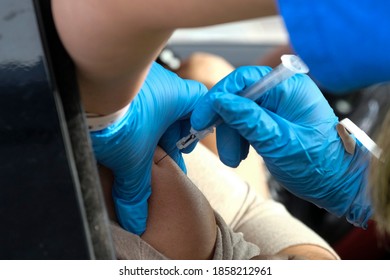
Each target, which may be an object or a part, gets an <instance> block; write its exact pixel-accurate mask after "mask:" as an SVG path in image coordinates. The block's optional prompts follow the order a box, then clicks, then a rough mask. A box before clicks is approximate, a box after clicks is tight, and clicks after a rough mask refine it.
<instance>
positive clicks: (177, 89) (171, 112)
mask: <svg viewBox="0 0 390 280" xmlns="http://www.w3.org/2000/svg"><path fill="white" fill-rule="evenodd" d="M206 92H207V89H206V87H205V86H204V85H202V84H201V83H198V82H195V81H191V80H183V79H181V78H179V77H178V76H177V75H176V74H174V73H172V72H170V71H168V70H166V69H164V68H163V67H162V66H160V65H159V64H157V63H153V65H152V67H151V69H150V72H149V74H148V76H147V78H146V81H145V83H144V84H143V86H142V88H141V90H140V92H139V93H138V95H137V96H136V97H135V98H134V100H133V101H132V102H131V104H130V107H129V109H128V112H127V113H126V115H125V116H124V117H123V118H122V119H120V120H118V121H117V122H116V123H114V124H112V125H110V126H109V127H107V128H105V129H103V130H101V131H97V132H91V139H92V144H93V149H94V153H95V156H96V159H97V161H98V162H99V163H101V164H102V165H104V166H106V167H108V168H110V169H111V170H113V172H114V177H115V181H114V186H113V192H112V194H113V200H114V204H115V208H116V214H117V217H118V220H119V222H120V224H121V225H122V227H124V228H125V229H126V230H128V231H130V232H133V233H135V234H142V233H143V232H144V231H145V228H146V220H147V216H148V204H147V200H148V198H149V196H150V193H151V186H150V182H151V167H152V160H153V154H154V151H155V149H156V146H157V144H158V143H159V140H160V138H161V140H160V143H159V145H160V146H161V147H162V148H163V149H164V150H165V151H166V152H170V156H171V157H172V158H173V159H174V160H175V161H176V162H177V163H178V165H179V166H180V167H181V168H182V169H183V170H184V171H185V165H184V161H183V159H182V157H181V153H180V151H179V150H177V149H175V148H176V142H177V141H178V140H179V139H180V138H182V137H183V136H185V135H186V134H188V132H189V129H190V122H189V113H190V112H191V111H192V110H193V108H194V105H195V104H196V103H197V101H198V100H199V99H200V97H201V96H203V95H204V94H205V93H206ZM193 147H194V145H192V146H191V147H188V149H187V152H188V151H190V150H191V149H192V148H193ZM173 149H174V151H172V150H173Z"/></svg>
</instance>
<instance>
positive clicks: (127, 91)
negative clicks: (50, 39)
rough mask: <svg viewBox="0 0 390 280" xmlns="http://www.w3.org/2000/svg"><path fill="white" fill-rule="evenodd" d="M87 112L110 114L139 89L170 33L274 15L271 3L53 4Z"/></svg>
mask: <svg viewBox="0 0 390 280" xmlns="http://www.w3.org/2000/svg"><path fill="white" fill-rule="evenodd" d="M52 9H53V14H54V20H55V23H56V27H57V30H58V32H59V35H60V37H61V40H62V42H63V44H64V45H65V47H66V49H67V51H68V52H69V54H70V55H71V57H72V58H73V60H74V62H75V64H76V66H77V74H78V79H79V84H80V90H81V96H82V101H83V103H84V107H85V109H86V110H87V111H90V112H93V113H99V114H109V113H112V112H114V111H117V110H119V109H121V108H123V107H125V106H126V105H127V104H128V103H129V102H130V101H131V99H132V98H133V97H134V96H135V94H136V93H137V92H138V90H139V89H140V87H141V85H142V82H143V80H144V78H145V75H146V73H147V71H148V66H149V65H150V63H151V61H152V60H154V59H155V57H156V56H157V54H158V53H159V51H160V49H161V48H162V47H163V45H164V44H165V43H166V41H167V39H168V38H169V37H170V35H171V34H172V32H173V31H174V29H176V28H179V27H191V26H203V25H210V24H217V23H222V22H228V21H234V20H240V19H248V18H253V17H259V16H264V15H270V14H274V13H275V6H274V4H273V0H263V1H259V0H242V1H237V0H214V1H207V2H204V1H199V0H187V1H177V0H164V1H162V0H132V1H127V0H113V1H104V0H83V1H77V0H52Z"/></svg>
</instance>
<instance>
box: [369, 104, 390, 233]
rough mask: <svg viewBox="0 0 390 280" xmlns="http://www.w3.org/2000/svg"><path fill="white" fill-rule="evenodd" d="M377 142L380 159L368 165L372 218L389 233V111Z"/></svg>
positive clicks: (383, 230)
mask: <svg viewBox="0 0 390 280" xmlns="http://www.w3.org/2000/svg"><path fill="white" fill-rule="evenodd" d="M377 143H378V145H379V147H381V148H382V150H383V152H382V157H381V160H376V159H373V160H372V162H371V167H370V185H371V188H370V194H371V199H372V205H373V209H374V216H373V219H374V220H375V221H376V223H377V227H378V230H379V231H380V232H381V233H386V232H387V233H390V111H388V112H387V114H386V117H385V119H384V122H383V124H382V127H381V130H380V133H379V136H378V139H377Z"/></svg>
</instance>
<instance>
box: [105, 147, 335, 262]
mask: <svg viewBox="0 0 390 280" xmlns="http://www.w3.org/2000/svg"><path fill="white" fill-rule="evenodd" d="M163 155H164V151H163V150H162V149H161V148H157V150H156V153H155V156H154V160H155V161H157V160H158V159H160V158H161V157H162V156H163ZM99 173H100V179H101V183H102V187H103V194H104V197H105V202H106V206H107V211H108V214H109V217H110V219H111V220H113V221H116V216H115V210H114V204H113V201H112V198H111V189H112V184H113V176H112V173H111V171H110V170H109V169H107V168H105V167H103V166H100V167H99ZM141 238H142V239H143V240H144V241H146V242H147V243H148V244H150V245H151V246H152V247H154V248H155V249H156V250H157V251H159V252H160V253H162V254H163V255H165V256H166V257H168V258H170V259H211V258H212V256H213V252H214V246H215V241H216V222H215V216H214V211H213V209H212V207H211V205H210V204H209V202H208V200H207V198H206V197H205V196H204V195H203V194H202V193H201V191H200V190H199V189H198V188H197V187H196V186H195V185H194V184H193V183H192V182H191V180H190V179H189V178H188V177H187V176H186V175H185V174H184V173H183V172H182V171H181V169H180V168H179V167H178V166H177V165H176V163H175V162H174V161H173V160H172V159H171V158H170V157H166V158H165V159H164V160H162V161H160V162H159V163H158V164H156V163H153V170H152V195H151V197H150V199H149V216H148V221H147V225H146V231H145V233H144V234H142V235H141ZM253 259H314V260H318V259H322V260H327V259H328V260H334V259H335V257H334V256H333V255H332V254H331V253H330V252H329V251H327V250H326V249H324V248H322V247H319V246H316V245H309V244H299V245H293V246H290V247H287V248H283V249H282V250H281V251H279V252H278V253H277V254H276V255H274V256H262V255H261V256H258V257H255V258H253Z"/></svg>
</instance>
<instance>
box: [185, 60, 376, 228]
mask: <svg viewBox="0 0 390 280" xmlns="http://www.w3.org/2000/svg"><path fill="white" fill-rule="evenodd" d="M269 71H270V68H269V67H254V66H253V67H241V68H238V69H237V70H236V71H234V72H233V73H232V74H230V75H229V76H227V77H226V78H225V79H223V80H222V81H220V82H219V83H218V84H217V85H215V87H213V88H212V89H211V90H210V91H209V93H208V94H207V95H206V96H204V97H203V99H202V100H201V101H200V102H199V103H198V105H197V107H196V108H195V110H194V112H193V114H192V116H191V124H192V127H193V128H194V129H196V130H201V129H204V128H206V127H208V126H210V125H212V124H213V123H214V122H215V120H216V114H215V113H217V114H218V115H219V116H220V117H222V119H223V120H224V124H221V125H220V126H219V127H218V128H217V145H218V152H219V155H220V158H221V160H222V162H224V163H225V164H226V165H229V166H231V167H235V166H237V165H238V164H239V163H240V161H241V160H242V159H244V158H245V157H246V155H247V153H248V144H247V141H248V142H249V143H250V144H251V145H252V146H253V147H254V148H255V149H256V151H257V152H258V153H259V154H260V155H261V156H262V157H263V159H264V161H265V163H266V165H267V167H268V169H269V171H270V172H271V174H272V175H273V176H274V177H275V178H276V179H277V180H278V181H279V182H280V183H281V184H282V185H283V186H284V187H285V188H287V189H288V190H289V191H290V192H292V193H294V194H295V195H297V196H299V197H301V198H303V199H305V200H308V201H311V202H312V203H314V204H316V205H318V206H319V207H322V208H325V209H327V210H328V211H329V212H331V213H334V214H336V215H338V216H342V215H346V216H347V219H348V221H350V222H351V223H353V224H355V225H359V226H363V227H365V226H366V224H367V221H368V219H369V218H370V216H371V206H370V200H369V198H368V194H367V193H366V191H367V188H366V184H367V178H366V177H367V171H368V164H369V154H368V151H367V150H366V149H365V148H364V147H362V146H361V144H360V143H359V142H357V145H356V148H355V153H354V154H353V155H350V154H348V153H347V152H346V151H345V149H344V146H343V143H342V141H341V139H340V137H339V135H338V134H337V131H336V125H337V123H338V118H337V117H336V116H335V114H334V112H333V110H332V109H331V107H330V106H329V104H328V102H327V101H326V100H325V98H324V97H323V95H322V93H321V92H320V90H319V89H318V87H317V86H316V85H315V83H314V82H313V81H312V80H311V79H310V78H309V77H308V76H306V75H302V74H299V75H295V76H294V77H292V78H290V79H288V80H287V81H285V82H283V83H281V84H280V85H278V86H277V87H275V88H274V89H272V90H270V91H268V92H267V93H265V94H264V95H263V96H262V97H261V98H260V99H259V100H258V101H257V103H258V104H256V103H255V102H253V101H251V100H248V99H245V98H243V97H240V96H237V95H234V94H232V93H237V92H239V91H241V90H243V89H245V88H246V87H247V86H250V85H251V84H253V83H254V82H256V81H258V80H259V79H260V78H261V77H263V76H264V75H265V74H266V73H268V72H269ZM259 105H260V106H259Z"/></svg>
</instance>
